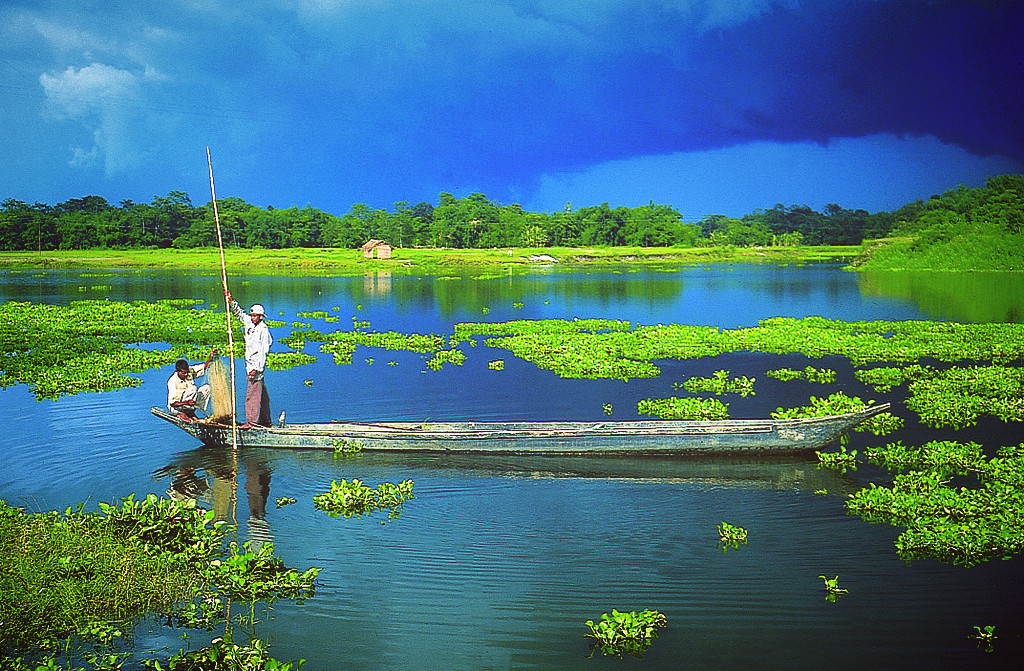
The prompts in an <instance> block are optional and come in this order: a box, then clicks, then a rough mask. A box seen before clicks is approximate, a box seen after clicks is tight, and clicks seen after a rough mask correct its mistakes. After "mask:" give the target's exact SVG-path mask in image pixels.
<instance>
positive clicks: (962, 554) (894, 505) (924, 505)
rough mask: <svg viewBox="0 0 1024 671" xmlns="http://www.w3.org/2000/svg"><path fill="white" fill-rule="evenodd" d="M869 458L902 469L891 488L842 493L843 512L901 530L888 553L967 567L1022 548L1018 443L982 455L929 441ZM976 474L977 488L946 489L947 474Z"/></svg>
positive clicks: (1022, 472)
mask: <svg viewBox="0 0 1024 671" xmlns="http://www.w3.org/2000/svg"><path fill="white" fill-rule="evenodd" d="M870 455H871V456H870V458H871V460H872V461H875V462H876V463H880V464H882V465H884V466H887V467H890V468H894V469H905V468H910V469H911V470H909V471H907V472H906V473H899V474H897V475H896V476H895V477H894V478H893V483H892V486H891V487H881V486H877V485H874V484H872V485H870V486H869V487H867V488H866V489H862V490H861V491H859V492H857V493H855V494H852V495H850V499H849V500H848V501H847V503H846V507H847V510H848V511H849V512H850V513H853V514H857V515H860V516H861V517H863V518H864V519H866V520H868V521H872V522H885V523H888V524H892V525H895V526H902V527H906V530H905V531H904V532H903V533H901V534H900V536H899V537H898V538H897V539H896V550H897V553H898V554H899V556H900V557H901V558H903V559H906V560H913V559H918V558H922V557H933V558H936V559H940V560H943V561H950V562H953V563H956V564H964V565H967V566H970V565H974V564H977V563H979V562H982V561H985V560H988V559H992V558H996V557H1004V558H1009V557H1012V556H1014V555H1016V554H1018V553H1020V552H1021V551H1022V550H1024V444H1021V445H1020V446H1018V447H1003V448H1000V449H999V451H998V453H997V455H996V456H995V457H993V458H991V459H989V460H987V461H986V460H985V459H984V458H983V457H981V454H980V448H979V447H978V446H977V445H974V444H970V443H968V444H960V443H957V442H955V441H933V442H931V443H928V444H927V445H925V446H922V447H921V448H919V449H916V450H912V449H909V448H906V447H904V446H903V445H902V444H899V443H896V444H890V445H889V446H888V447H887V448H884V449H879V450H872V451H870ZM968 474H973V475H974V476H976V478H977V481H978V483H979V486H977V487H967V486H960V487H953V486H950V482H951V477H953V476H955V475H968Z"/></svg>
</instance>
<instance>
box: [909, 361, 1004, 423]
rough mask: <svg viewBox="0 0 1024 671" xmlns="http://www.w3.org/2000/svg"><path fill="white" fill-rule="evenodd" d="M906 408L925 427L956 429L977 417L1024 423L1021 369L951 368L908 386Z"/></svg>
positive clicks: (995, 367) (991, 367) (975, 420)
mask: <svg viewBox="0 0 1024 671" xmlns="http://www.w3.org/2000/svg"><path fill="white" fill-rule="evenodd" d="M909 391H910V394H911V395H910V398H908V399H907V407H908V408H910V409H911V410H914V411H915V412H917V413H918V414H919V415H920V416H921V421H922V422H923V423H925V424H927V425H928V426H932V427H943V426H952V427H954V428H957V429H960V428H963V427H965V426H971V425H973V424H976V423H977V421H978V417H979V416H981V415H991V416H993V417H997V418H999V419H1001V420H1002V421H1004V422H1007V421H1014V422H1020V421H1024V369H1020V368H1011V367H1008V366H971V367H967V368H961V367H955V368H950V369H949V370H946V371H942V372H941V373H938V374H936V375H934V376H932V377H927V378H921V379H917V380H915V381H914V382H912V383H911V384H910V388H909Z"/></svg>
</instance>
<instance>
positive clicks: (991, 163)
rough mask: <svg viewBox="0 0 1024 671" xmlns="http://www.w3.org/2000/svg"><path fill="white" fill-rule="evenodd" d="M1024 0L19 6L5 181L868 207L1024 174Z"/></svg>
mask: <svg viewBox="0 0 1024 671" xmlns="http://www.w3.org/2000/svg"><path fill="white" fill-rule="evenodd" d="M1022 25H1024V3H1022V2H1019V1H1013V2H1010V1H1006V2H1001V1H999V0H973V1H961V2H952V1H943V0H899V1H891V2H890V1H884V0H807V1H802V0H774V1H769V0H652V1H650V2H644V1H639V0H443V1H435V0H247V1H246V2H237V0H232V1H227V0H159V1H155V0H128V1H122V0H75V1H73V2H72V1H69V0H3V2H2V4H0V118H2V120H3V122H2V123H3V130H2V132H0V157H2V158H0V199H6V198H16V199H18V200H24V201H27V202H36V201H39V202H44V203H49V204H56V203H58V202H61V201H64V200H67V199H69V198H79V197H83V196H86V195H100V196H103V197H104V198H106V199H107V200H108V201H110V202H111V203H113V204H117V203H119V202H120V201H122V200H124V199H131V200H134V201H137V202H149V201H150V200H151V199H152V198H153V197H154V196H164V195H166V194H167V193H169V192H170V191H172V190H180V191H184V192H186V193H188V194H189V195H190V196H191V198H192V200H193V202H194V203H195V204H197V205H198V204H203V203H206V202H208V201H209V197H210V192H209V177H208V174H207V165H206V147H207V146H209V147H210V150H211V152H212V155H213V163H214V172H215V176H216V184H217V195H218V197H219V198H223V197H228V196H234V197H238V198H242V199H244V200H246V201H248V202H250V203H253V204H256V205H260V206H262V207H266V206H273V207H276V208H282V207H289V206H291V205H298V206H300V207H301V206H305V205H306V204H309V205H312V206H313V207H316V208H319V209H322V210H326V211H329V212H334V213H336V214H343V213H344V212H347V211H348V210H349V208H350V207H351V206H352V204H354V203H366V204H368V205H370V206H371V207H387V208H389V209H390V208H392V207H393V203H395V202H396V201H407V202H409V203H410V204H414V203H417V202H419V201H427V202H431V203H436V202H437V196H438V194H439V193H440V192H442V191H447V192H451V193H453V194H455V195H456V196H464V195H469V194H470V193H474V192H482V193H485V194H487V196H489V197H490V198H491V199H492V200H495V201H498V202H500V203H520V204H521V205H522V206H523V207H525V208H526V209H528V210H535V211H549V212H550V211H554V210H560V209H562V208H563V207H565V205H566V203H567V202H570V203H571V204H572V206H573V207H574V208H578V207H583V206H587V205H598V204H601V203H602V202H608V203H609V204H610V205H612V206H613V207H615V206H619V205H626V206H636V205H641V204H646V203H648V202H650V201H652V200H653V201H654V202H656V203H664V204H669V205H672V206H674V207H676V208H677V209H678V210H679V211H680V212H682V213H683V215H684V217H685V218H686V219H687V220H696V219H699V218H700V217H701V216H703V215H704V214H710V213H716V214H727V215H731V216H740V215H742V214H745V213H748V212H751V211H753V210H754V209H756V208H769V207H772V206H773V205H775V204H776V203H783V204H785V205H794V204H806V205H810V206H811V207H814V208H816V209H821V208H823V207H824V206H825V205H826V204H828V203H838V204H840V205H842V206H843V207H847V208H864V209H867V210H869V211H872V212H874V211H878V210H882V209H894V208H896V207H899V206H900V205H903V204H905V203H907V202H910V201H913V200H915V199H917V198H928V197H929V196H930V195H932V194H934V193H941V192H942V191H944V190H946V189H949V188H955V187H956V186H958V185H959V184H965V185H967V186H981V185H983V184H984V180H985V178H986V177H987V176H989V175H995V174H1003V173H1011V172H1012V173H1020V172H1024V123H1022V120H1024V93H1022V90H1024V87H1022V86H1021V82H1022V81H1024V35H1022V29H1021V26H1022Z"/></svg>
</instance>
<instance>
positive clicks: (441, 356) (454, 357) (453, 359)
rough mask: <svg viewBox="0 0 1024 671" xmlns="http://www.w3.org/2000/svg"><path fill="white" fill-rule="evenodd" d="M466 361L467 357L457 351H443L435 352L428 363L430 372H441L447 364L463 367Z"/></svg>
mask: <svg viewBox="0 0 1024 671" xmlns="http://www.w3.org/2000/svg"><path fill="white" fill-rule="evenodd" d="M465 361H466V355H465V354H463V353H462V352H461V351H460V350H457V349H443V350H439V351H437V352H434V356H433V357H431V358H430V359H429V360H428V361H427V368H429V369H430V370H441V367H442V366H444V364H446V363H450V364H454V365H456V366H461V365H462V364H463V363H465Z"/></svg>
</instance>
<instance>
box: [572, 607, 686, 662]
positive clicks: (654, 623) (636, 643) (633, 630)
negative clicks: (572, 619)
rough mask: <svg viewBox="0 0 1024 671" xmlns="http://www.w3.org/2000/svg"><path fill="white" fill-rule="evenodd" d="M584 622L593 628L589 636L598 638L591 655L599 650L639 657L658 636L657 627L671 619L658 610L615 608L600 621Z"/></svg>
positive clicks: (665, 624)
mask: <svg viewBox="0 0 1024 671" xmlns="http://www.w3.org/2000/svg"><path fill="white" fill-rule="evenodd" d="M584 624H586V625H587V626H588V627H589V628H590V633H588V634H587V636H589V637H591V638H594V639H597V640H596V642H595V643H594V646H593V647H594V648H596V650H594V651H592V652H591V655H593V654H594V652H596V651H597V650H600V651H601V654H602V655H622V654H623V653H626V654H629V655H632V656H633V657H637V658H639V657H642V656H643V654H644V653H645V652H646V651H647V649H648V648H650V647H651V643H653V642H654V639H655V638H657V637H658V632H657V629H658V628H661V627H666V626H667V625H668V622H667V620H666V618H665V616H664V615H662V614H661V613H659V612H658V611H656V610H649V609H644V610H642V611H630V612H628V613H620V612H619V611H617V610H615V609H614V608H613V609H612V612H611V615H609V614H608V613H604V614H603V615H601V619H600V620H599V621H598V622H596V623H595V622H594V621H593V620H587V621H586V622H585V623H584Z"/></svg>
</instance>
